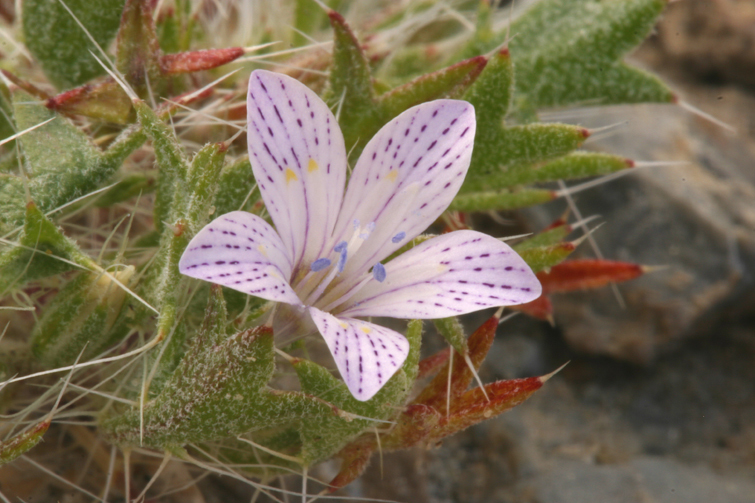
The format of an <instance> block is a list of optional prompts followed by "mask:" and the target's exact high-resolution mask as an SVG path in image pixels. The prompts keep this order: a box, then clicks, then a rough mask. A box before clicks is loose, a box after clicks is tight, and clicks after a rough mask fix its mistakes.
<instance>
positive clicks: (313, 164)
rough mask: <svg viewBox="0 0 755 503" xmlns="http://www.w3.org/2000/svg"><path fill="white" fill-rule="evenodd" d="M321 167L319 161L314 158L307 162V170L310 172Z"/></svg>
mask: <svg viewBox="0 0 755 503" xmlns="http://www.w3.org/2000/svg"><path fill="white" fill-rule="evenodd" d="M319 168H320V166H318V165H317V161H315V160H314V159H310V160H309V164H307V171H309V172H310V173H311V172H313V171H317V170H318V169H319Z"/></svg>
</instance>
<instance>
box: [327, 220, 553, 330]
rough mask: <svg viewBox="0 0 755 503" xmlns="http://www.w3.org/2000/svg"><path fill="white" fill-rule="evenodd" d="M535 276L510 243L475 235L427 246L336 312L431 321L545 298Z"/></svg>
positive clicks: (397, 262)
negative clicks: (540, 297)
mask: <svg viewBox="0 0 755 503" xmlns="http://www.w3.org/2000/svg"><path fill="white" fill-rule="evenodd" d="M541 292H542V287H541V285H540V282H539V281H538V279H537V277H536V276H535V274H534V273H533V272H532V270H531V269H530V268H529V266H528V265H527V264H526V263H525V262H524V260H523V259H522V258H521V257H520V256H519V255H517V254H516V252H515V251H514V250H512V249H511V247H509V246H508V245H507V244H506V243H502V242H501V241H499V240H497V239H495V238H493V237H490V236H488V235H486V234H482V233H480V232H475V231H456V232H451V233H449V234H444V235H442V236H438V237H436V238H433V239H430V240H428V241H425V242H424V243H421V244H419V245H418V246H416V247H414V248H412V249H411V250H409V251H407V252H406V253H404V254H402V255H401V256H399V257H397V258H395V259H394V260H392V261H390V262H389V263H387V264H385V280H384V281H383V282H382V283H381V282H378V281H376V280H374V279H372V280H370V281H369V283H367V284H366V285H365V286H364V287H363V288H362V289H360V290H359V291H358V292H357V293H356V294H354V296H353V297H351V298H350V299H348V301H347V302H346V303H345V304H344V305H343V306H341V307H340V308H338V309H337V311H339V314H338V316H349V317H354V316H389V317H392V318H419V319H432V318H444V317H447V316H456V315H460V314H465V313H471V312H473V311H478V310H480V309H485V308H487V307H496V306H510V305H515V304H523V303H525V302H529V301H531V300H534V299H536V298H538V297H539V296H540V293H541Z"/></svg>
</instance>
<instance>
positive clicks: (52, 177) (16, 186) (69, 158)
mask: <svg viewBox="0 0 755 503" xmlns="http://www.w3.org/2000/svg"><path fill="white" fill-rule="evenodd" d="M12 94H13V107H14V118H15V122H16V129H17V130H19V131H23V130H25V129H28V128H30V127H32V126H36V125H38V124H41V123H43V122H45V121H46V120H49V119H52V120H51V121H50V122H48V123H47V124H45V125H44V126H42V127H39V128H37V129H34V130H33V131H30V132H28V133H26V134H25V135H23V136H22V137H21V138H20V139H19V140H18V142H19V143H20V145H21V150H22V151H23V154H24V175H23V178H27V180H28V182H26V183H28V190H29V193H30V195H31V198H32V200H33V201H34V202H35V203H36V204H37V205H38V206H39V208H40V210H42V211H43V212H47V211H50V210H53V209H55V208H57V207H59V206H62V205H63V204H66V203H68V202H70V201H73V200H74V199H76V198H78V197H81V196H84V195H86V194H88V193H90V192H92V191H93V190H96V189H98V188H99V187H100V186H101V185H102V184H104V183H105V182H106V181H107V180H108V179H109V178H110V177H111V176H112V175H113V174H114V173H115V172H116V170H117V169H118V168H120V166H121V164H122V163H123V161H124V160H125V158H126V157H128V155H129V154H131V152H133V151H134V150H135V149H136V148H138V147H139V146H141V144H142V143H143V142H144V136H143V134H142V133H141V131H140V130H139V129H126V130H125V131H124V132H123V133H121V135H120V136H119V137H118V138H117V139H116V140H115V141H114V142H113V143H112V144H111V145H110V148H109V149H108V150H107V151H106V152H104V153H103V152H102V151H100V149H98V148H97V147H96V146H94V145H93V144H92V142H91V140H90V139H89V138H88V137H87V136H86V135H85V134H84V133H83V132H82V131H80V130H79V129H78V128H77V127H76V126H74V125H73V124H72V123H71V122H70V121H69V120H68V119H66V118H65V117H63V116H61V115H59V114H57V113H55V112H51V111H50V110H49V109H47V107H45V106H43V105H41V104H39V103H38V102H37V101H36V99H35V98H34V97H33V96H31V95H30V94H28V93H26V92H25V91H23V90H21V89H18V88H16V89H13V92H12ZM7 176H8V177H9V178H8V183H6V184H4V185H3V186H2V188H0V210H1V212H0V231H6V232H7V231H10V230H13V229H15V228H16V227H17V226H18V225H20V223H21V222H22V221H23V218H24V217H23V215H24V213H23V207H24V204H25V201H26V196H25V186H24V185H25V182H24V181H23V179H22V178H21V177H20V176H16V177H11V176H10V175H7Z"/></svg>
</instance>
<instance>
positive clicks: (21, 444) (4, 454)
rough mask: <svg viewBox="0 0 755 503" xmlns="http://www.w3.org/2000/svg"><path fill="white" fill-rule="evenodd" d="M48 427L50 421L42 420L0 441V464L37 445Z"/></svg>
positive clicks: (8, 461)
mask: <svg viewBox="0 0 755 503" xmlns="http://www.w3.org/2000/svg"><path fill="white" fill-rule="evenodd" d="M49 427H50V421H49V420H48V421H43V422H41V423H39V424H36V425H34V426H33V427H32V428H30V429H28V430H26V431H24V432H22V433H19V434H18V435H15V436H13V437H11V438H10V439H8V440H7V441H5V442H0V466H2V465H4V464H6V463H10V462H11V461H13V460H14V459H16V458H17V457H19V456H20V455H22V454H23V453H25V452H26V451H28V450H30V449H31V448H32V447H34V446H35V445H37V444H38V443H39V442H40V441H41V440H42V437H43V436H44V434H45V433H47V429H48V428H49Z"/></svg>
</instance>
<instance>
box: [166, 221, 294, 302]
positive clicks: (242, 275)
mask: <svg viewBox="0 0 755 503" xmlns="http://www.w3.org/2000/svg"><path fill="white" fill-rule="evenodd" d="M178 270H179V271H181V274H185V275H186V276H190V277H192V278H197V279H202V280H205V281H210V282H212V283H217V284H219V285H223V286H227V287H228V288H233V289H234V290H238V291H239V292H244V293H247V294H249V295H254V296H255V297H261V298H263V299H267V300H274V301H277V302H285V303H287V304H294V305H300V304H301V301H300V300H299V297H297V296H296V294H295V293H294V291H293V290H292V289H291V286H290V285H289V284H288V278H289V277H290V275H291V258H290V257H289V255H288V251H287V250H286V247H285V246H284V245H283V243H282V242H281V239H280V237H278V234H277V233H276V232H275V229H273V228H272V227H270V225H269V224H268V223H267V222H265V221H264V220H262V219H261V218H260V217H258V216H257V215H253V214H251V213H247V212H245V211H233V212H231V213H226V214H225V215H222V216H220V217H218V218H216V219H215V220H213V221H212V222H210V223H209V224H207V225H206V226H205V227H204V228H203V229H202V230H201V231H199V232H198V233H197V235H196V236H194V239H192V240H191V241H190V242H189V245H188V246H187V247H186V251H184V254H183V256H182V257H181V260H180V261H179V262H178Z"/></svg>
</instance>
